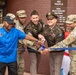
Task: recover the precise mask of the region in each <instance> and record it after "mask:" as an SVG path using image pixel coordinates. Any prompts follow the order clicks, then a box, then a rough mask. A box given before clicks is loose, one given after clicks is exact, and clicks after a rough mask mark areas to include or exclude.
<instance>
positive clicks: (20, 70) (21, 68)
mask: <svg viewBox="0 0 76 75" xmlns="http://www.w3.org/2000/svg"><path fill="white" fill-rule="evenodd" d="M17 62H18V75H23V73H24V58H23V52H20V51H19V50H18V59H17Z"/></svg>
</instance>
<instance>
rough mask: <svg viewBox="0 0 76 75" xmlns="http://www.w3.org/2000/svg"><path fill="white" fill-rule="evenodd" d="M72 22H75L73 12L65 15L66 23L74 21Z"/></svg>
mask: <svg viewBox="0 0 76 75" xmlns="http://www.w3.org/2000/svg"><path fill="white" fill-rule="evenodd" d="M74 22H76V15H75V14H72V15H69V16H68V17H67V20H66V23H69V24H71V23H74Z"/></svg>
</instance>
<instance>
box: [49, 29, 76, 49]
mask: <svg viewBox="0 0 76 75" xmlns="http://www.w3.org/2000/svg"><path fill="white" fill-rule="evenodd" d="M75 40H76V28H75V29H74V30H73V31H72V32H71V33H70V34H69V36H68V37H67V38H66V39H64V40H63V41H61V42H59V43H57V44H55V45H54V46H52V47H49V49H50V50H51V48H63V47H67V46H68V45H70V44H72V43H73V42H74V41H75Z"/></svg>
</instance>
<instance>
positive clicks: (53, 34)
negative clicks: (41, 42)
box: [39, 12, 64, 75]
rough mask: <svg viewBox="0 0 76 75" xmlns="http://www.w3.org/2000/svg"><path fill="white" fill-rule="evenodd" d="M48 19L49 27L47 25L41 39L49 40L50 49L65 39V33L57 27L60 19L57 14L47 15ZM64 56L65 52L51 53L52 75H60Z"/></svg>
mask: <svg viewBox="0 0 76 75" xmlns="http://www.w3.org/2000/svg"><path fill="white" fill-rule="evenodd" d="M46 19H47V25H45V27H44V30H43V32H42V33H41V34H42V35H41V34H40V36H39V38H41V37H42V36H43V37H44V38H45V39H46V40H47V44H48V47H50V46H53V45H55V44H56V43H58V42H60V41H61V40H63V39H64V32H63V30H62V29H61V28H59V26H58V25H57V21H58V20H57V19H58V17H57V16H56V15H55V14H53V13H51V12H49V13H47V14H46ZM43 51H44V50H43ZM43 51H42V52H43ZM63 54H64V50H63V51H52V52H50V53H49V60H50V62H49V65H50V75H60V70H61V64H62V58H63Z"/></svg>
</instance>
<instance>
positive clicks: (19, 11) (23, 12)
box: [16, 10, 27, 17]
mask: <svg viewBox="0 0 76 75" xmlns="http://www.w3.org/2000/svg"><path fill="white" fill-rule="evenodd" d="M16 14H17V16H18V17H27V15H26V11H25V10H18V11H17V12H16Z"/></svg>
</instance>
